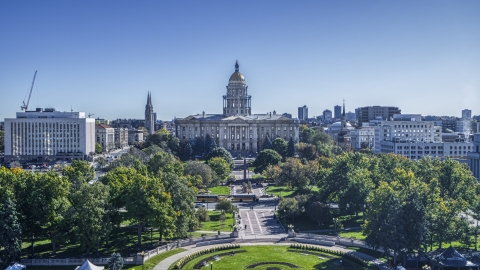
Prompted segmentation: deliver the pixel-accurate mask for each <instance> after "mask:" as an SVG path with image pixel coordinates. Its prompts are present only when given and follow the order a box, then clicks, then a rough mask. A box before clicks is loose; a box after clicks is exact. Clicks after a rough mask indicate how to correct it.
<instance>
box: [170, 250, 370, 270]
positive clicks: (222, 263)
mask: <svg viewBox="0 0 480 270" xmlns="http://www.w3.org/2000/svg"><path fill="white" fill-rule="evenodd" d="M239 250H246V252H245V253H237V254H235V255H234V256H223V257H221V259H220V260H219V261H214V262H213V269H245V268H246V267H247V266H249V265H251V264H254V263H258V262H286V263H291V264H294V265H296V266H299V267H300V268H301V269H332V270H336V269H345V266H340V265H336V264H334V261H337V260H336V259H338V258H339V257H338V256H335V255H332V254H325V253H320V252H314V253H315V254H308V255H303V254H300V253H297V252H288V250H291V249H290V248H289V247H287V246H243V247H241V248H240V249H235V250H234V251H239ZM230 251H231V250H223V251H219V252H214V253H209V254H207V255H204V256H201V257H199V258H196V259H194V260H192V261H190V262H189V263H187V264H186V265H185V267H183V269H193V267H194V265H195V264H196V263H198V262H201V261H202V260H205V259H206V258H208V257H210V256H214V255H215V254H220V253H228V252H230ZM342 260H344V261H346V263H348V264H350V266H353V267H352V268H350V269H362V268H361V267H360V266H359V265H357V264H355V263H354V262H351V261H349V260H347V259H344V258H342ZM269 267H276V268H278V269H291V268H290V267H286V266H283V265H279V264H269V265H262V266H257V267H255V269H264V270H265V269H267V268H269ZM171 268H173V267H171ZM372 269H373V268H372Z"/></svg>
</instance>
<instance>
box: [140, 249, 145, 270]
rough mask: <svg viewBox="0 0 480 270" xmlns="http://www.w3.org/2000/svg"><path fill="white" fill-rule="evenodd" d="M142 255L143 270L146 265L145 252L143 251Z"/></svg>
mask: <svg viewBox="0 0 480 270" xmlns="http://www.w3.org/2000/svg"><path fill="white" fill-rule="evenodd" d="M141 255H142V270H143V266H144V265H145V251H142V253H141Z"/></svg>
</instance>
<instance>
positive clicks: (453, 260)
mask: <svg viewBox="0 0 480 270" xmlns="http://www.w3.org/2000/svg"><path fill="white" fill-rule="evenodd" d="M430 262H431V263H432V266H433V268H432V269H458V270H460V269H462V270H463V269H472V270H473V269H475V270H478V264H476V263H472V262H471V261H469V260H467V259H466V258H465V256H463V255H462V254H460V253H459V252H458V251H457V250H455V249H454V248H453V247H452V246H450V247H449V248H447V249H446V250H445V251H444V252H442V253H441V254H439V255H437V256H433V257H432V258H431V260H430Z"/></svg>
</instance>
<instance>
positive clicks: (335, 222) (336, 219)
mask: <svg viewBox="0 0 480 270" xmlns="http://www.w3.org/2000/svg"><path fill="white" fill-rule="evenodd" d="M337 221H338V218H333V223H334V224H335V236H336V235H337Z"/></svg>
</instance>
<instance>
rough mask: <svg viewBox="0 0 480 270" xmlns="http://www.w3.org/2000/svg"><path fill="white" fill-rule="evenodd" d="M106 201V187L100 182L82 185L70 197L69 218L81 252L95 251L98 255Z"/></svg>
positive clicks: (102, 233) (102, 232) (102, 234)
mask: <svg viewBox="0 0 480 270" xmlns="http://www.w3.org/2000/svg"><path fill="white" fill-rule="evenodd" d="M107 200H108V186H105V185H103V184H102V183H100V182H95V183H93V184H82V185H81V187H80V189H78V190H76V191H75V192H73V193H72V195H71V201H72V208H71V210H70V211H71V214H70V216H71V218H72V220H73V221H74V228H73V231H74V232H75V235H76V239H77V241H78V242H80V246H81V247H82V250H84V251H86V252H87V253H90V251H93V250H95V251H96V252H97V255H98V249H99V247H100V241H101V239H102V238H103V236H104V226H105V225H104V223H103V221H104V217H105V215H106V208H107V202H108V201H107Z"/></svg>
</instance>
